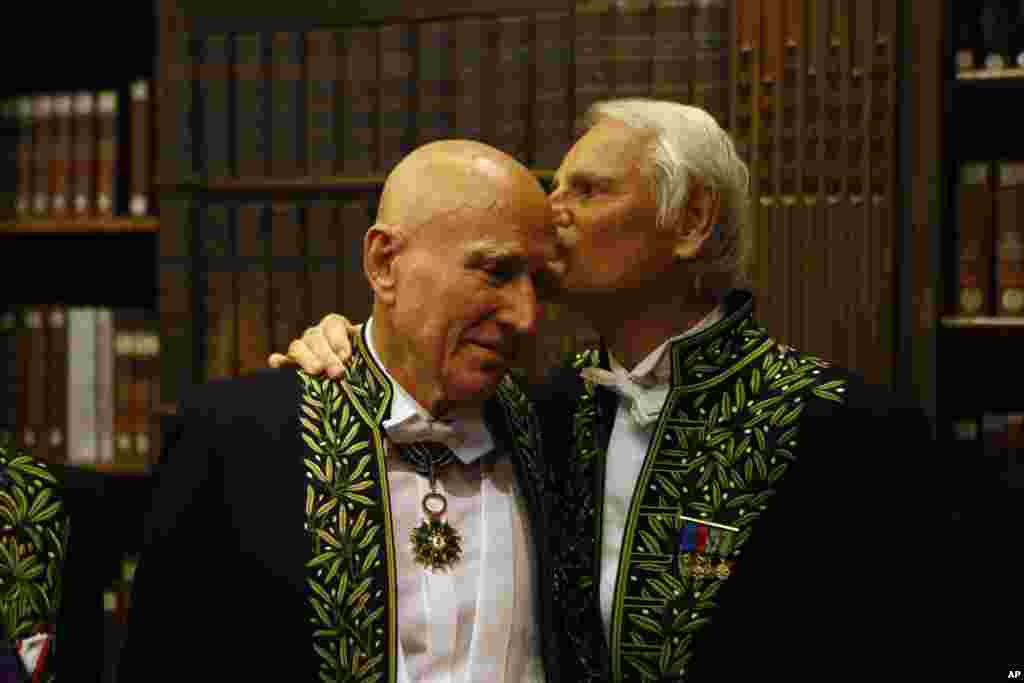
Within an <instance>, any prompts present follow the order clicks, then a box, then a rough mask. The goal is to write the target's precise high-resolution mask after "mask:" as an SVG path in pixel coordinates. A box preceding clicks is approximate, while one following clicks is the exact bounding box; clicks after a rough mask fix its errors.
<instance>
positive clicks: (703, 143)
mask: <svg viewBox="0 0 1024 683" xmlns="http://www.w3.org/2000/svg"><path fill="white" fill-rule="evenodd" d="M602 118H610V119H615V120H617V121H621V122H622V123H624V124H626V125H628V126H631V127H633V128H637V129H640V130H645V131H649V132H651V133H652V134H653V137H652V140H651V150H650V152H651V160H652V161H653V163H654V187H655V197H656V198H657V202H658V226H659V227H669V226H673V225H675V222H676V221H677V220H679V217H680V212H681V211H682V209H683V208H684V207H685V206H686V201H687V199H688V197H689V191H690V179H691V178H697V179H698V180H699V181H700V182H701V183H703V184H704V185H705V186H708V187H710V188H711V189H712V190H713V191H715V192H716V193H717V194H718V197H719V215H718V222H717V225H716V226H715V230H714V232H713V233H712V238H711V239H710V240H709V241H708V242H705V245H704V249H703V250H702V255H701V257H700V258H699V259H698V261H699V267H698V272H701V271H703V272H718V273H725V274H728V275H730V276H731V280H732V283H733V284H738V283H740V282H742V281H744V280H745V279H746V277H747V266H748V260H749V258H750V251H751V240H752V235H751V228H750V219H749V210H750V206H749V202H750V197H749V193H750V171H749V170H748V169H747V165H746V164H745V163H744V162H743V160H742V159H740V158H739V156H738V155H737V154H736V147H735V145H734V144H733V141H732V138H731V137H729V134H728V133H726V132H725V131H724V130H723V129H722V127H721V126H719V125H718V122H717V121H715V119H714V117H713V116H711V115H710V114H708V113H707V112H706V111H704V110H703V109H700V108H698V107H691V106H688V105H685V104H679V103H678V102H668V101H664V100H651V99H642V98H633V99H620V100H605V101H603V102H596V103H594V104H593V105H591V106H590V108H589V109H588V110H587V111H586V113H585V114H584V116H583V119H582V125H583V129H584V130H586V129H589V128H590V127H591V126H593V125H594V124H595V123H596V122H597V121H598V120H600V119H602Z"/></svg>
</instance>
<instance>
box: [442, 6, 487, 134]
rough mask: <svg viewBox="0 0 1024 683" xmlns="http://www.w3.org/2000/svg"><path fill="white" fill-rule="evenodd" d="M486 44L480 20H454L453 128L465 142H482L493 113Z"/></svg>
mask: <svg viewBox="0 0 1024 683" xmlns="http://www.w3.org/2000/svg"><path fill="white" fill-rule="evenodd" d="M489 48H490V45H489V43H488V41H487V24H486V23H485V21H484V19H482V18H480V17H459V18H458V19H456V20H455V47H454V50H453V57H452V61H453V65H452V71H453V74H454V75H453V78H454V87H455V94H454V97H455V112H454V124H453V125H454V127H455V130H456V132H457V135H458V136H459V137H462V138H466V139H469V140H485V139H487V133H486V131H487V130H488V128H489V126H490V123H491V122H490V120H489V117H490V112H491V111H492V110H493V102H494V90H495V89H494V88H491V87H489V85H488V84H490V83H494V82H495V81H494V80H493V75H492V76H491V77H490V78H488V74H487V65H488V64H492V65H493V60H490V59H489V53H490V49H489Z"/></svg>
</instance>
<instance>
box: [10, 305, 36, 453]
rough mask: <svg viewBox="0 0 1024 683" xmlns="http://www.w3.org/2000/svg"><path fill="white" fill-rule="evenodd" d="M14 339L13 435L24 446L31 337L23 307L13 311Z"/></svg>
mask: <svg viewBox="0 0 1024 683" xmlns="http://www.w3.org/2000/svg"><path fill="white" fill-rule="evenodd" d="M14 316H15V325H16V328H17V329H16V337H15V354H14V358H15V365H14V397H15V404H14V412H15V415H16V417H17V420H16V422H15V427H16V429H15V432H14V433H15V435H16V438H17V442H18V444H19V445H21V446H25V445H26V444H25V437H26V436H27V431H28V429H29V422H28V404H29V392H30V391H31V390H32V387H31V375H32V373H31V372H30V368H31V360H32V336H31V335H30V334H29V329H28V310H27V309H26V308H25V307H17V308H16V309H15V310H14Z"/></svg>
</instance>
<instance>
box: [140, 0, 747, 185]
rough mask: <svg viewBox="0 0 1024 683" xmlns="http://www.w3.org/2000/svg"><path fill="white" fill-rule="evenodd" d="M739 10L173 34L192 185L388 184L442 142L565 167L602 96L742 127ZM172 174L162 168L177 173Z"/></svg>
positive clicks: (173, 77)
mask: <svg viewBox="0 0 1024 683" xmlns="http://www.w3.org/2000/svg"><path fill="white" fill-rule="evenodd" d="M728 22H729V11H728V3H726V2H725V0H702V1H701V2H681V1H679V0H655V1H653V2H651V1H649V0H645V1H642V2H637V1H628V2H611V0H596V1H591V2H581V3H579V6H578V8H577V10H576V11H575V12H571V11H569V10H568V8H566V9H553V10H546V11H536V12H529V13H519V14H513V15H495V14H487V15H484V16H480V15H471V16H459V17H449V18H443V19H432V20H425V21H406V22H389V23H383V24H374V25H361V26H349V27H345V28H339V29H336V30H312V31H280V32H274V33H260V32H252V33H202V32H201V31H199V30H193V31H191V32H188V31H182V30H177V31H174V30H172V29H167V32H166V34H165V35H166V36H167V40H168V41H171V42H169V44H168V45H167V47H166V52H165V53H164V54H163V55H162V57H161V59H162V63H164V64H166V66H165V67H164V68H165V71H164V72H163V75H162V76H161V79H162V81H163V82H164V83H166V87H167V88H168V91H167V92H166V96H167V97H168V98H169V99H170V100H173V101H174V103H175V104H174V108H173V109H170V108H169V110H167V111H165V112H164V114H163V118H162V119H161V122H160V126H161V128H163V127H164V126H166V127H167V128H168V129H172V130H173V131H174V137H175V143H174V146H173V149H169V150H168V154H167V156H166V157H164V156H161V158H162V159H163V162H166V163H167V164H168V165H167V166H166V167H162V168H161V171H160V175H161V176H164V174H165V173H166V174H167V176H168V177H169V178H173V181H174V182H175V183H178V184H188V183H193V182H217V181H223V180H232V179H262V178H296V177H304V176H306V177H324V176H349V177H361V176H368V175H376V174H381V173H386V172H387V171H388V170H390V169H391V168H392V166H393V165H394V164H395V163H396V162H397V161H398V160H399V159H400V158H402V157H403V156H404V155H405V154H406V153H407V152H409V151H410V150H411V149H412V148H414V147H416V146H418V145H421V144H423V143H426V142H428V141H430V140H434V139H439V138H449V137H463V138H471V139H476V140H482V141H484V142H487V143H489V144H493V145H494V146H496V147H498V148H500V149H503V150H505V151H507V152H509V153H510V154H512V155H514V156H515V157H517V158H518V159H520V160H521V161H523V162H524V163H526V164H527V165H529V166H532V167H534V168H540V169H554V168H556V167H557V165H558V163H559V161H560V160H561V158H562V156H563V155H564V154H565V152H566V150H567V149H568V146H569V144H570V143H571V141H572V137H573V127H574V121H575V118H576V117H577V116H579V115H580V114H582V113H583V111H584V110H585V109H586V107H587V106H589V105H590V104H591V103H592V102H594V101H595V100H599V99H606V98H610V97H628V96H655V97H659V98H663V99H671V100H678V101H684V102H688V103H695V104H700V105H702V106H704V107H705V108H707V109H709V110H710V111H711V112H712V113H713V114H714V115H715V116H716V117H718V118H719V120H720V121H722V122H723V124H727V122H728V99H729V98H728V76H729V74H728V45H727V43H726V39H727V36H728V34H729V24H728ZM163 162H162V163H163Z"/></svg>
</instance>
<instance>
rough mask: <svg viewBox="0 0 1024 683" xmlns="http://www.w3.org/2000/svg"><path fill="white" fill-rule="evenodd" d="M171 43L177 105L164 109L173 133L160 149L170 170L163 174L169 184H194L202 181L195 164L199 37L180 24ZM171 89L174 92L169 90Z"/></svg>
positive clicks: (173, 99)
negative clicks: (164, 146)
mask: <svg viewBox="0 0 1024 683" xmlns="http://www.w3.org/2000/svg"><path fill="white" fill-rule="evenodd" d="M168 43H169V52H170V54H169V55H168V59H169V63H168V66H167V70H168V74H169V78H168V82H167V87H168V94H169V96H168V98H167V100H169V102H172V103H173V105H174V106H173V107H171V106H166V107H165V108H162V109H161V111H163V112H164V113H165V116H166V117H167V120H168V122H169V123H172V124H173V125H171V127H170V130H171V131H172V132H171V134H170V135H167V136H162V139H163V140H166V141H167V144H168V145H169V148H162V149H161V150H160V158H161V159H166V160H167V163H166V165H165V168H166V169H167V171H166V172H167V174H168V175H167V176H166V177H162V178H161V182H167V184H168V185H176V184H192V183H197V182H198V181H199V176H198V168H197V164H196V151H197V149H196V148H197V145H196V142H197V140H196V119H197V118H198V116H197V112H198V103H197V100H198V93H197V90H198V79H197V78H196V76H197V72H198V64H197V62H198V59H197V54H198V52H199V50H198V41H197V40H196V39H195V38H194V37H193V35H192V33H191V32H190V31H189V30H188V29H187V28H186V27H185V26H181V27H179V29H178V30H177V31H174V32H172V33H171V34H170V35H169V37H168ZM172 92H173V95H172V94H170V93H172ZM161 175H162V176H163V174H161Z"/></svg>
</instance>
